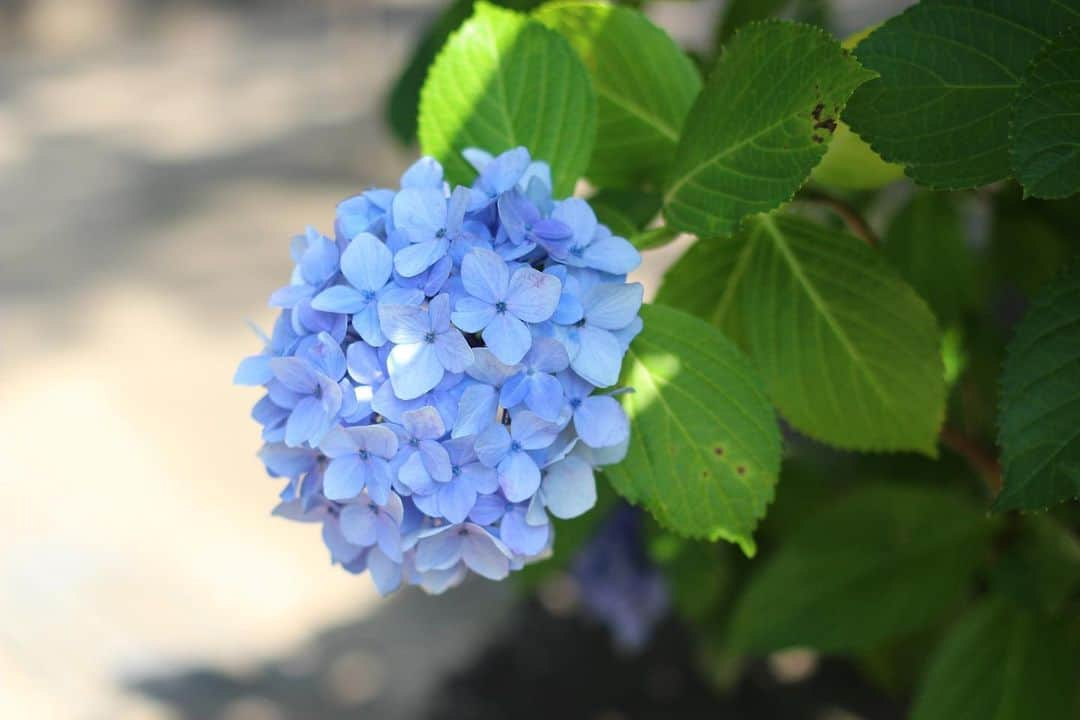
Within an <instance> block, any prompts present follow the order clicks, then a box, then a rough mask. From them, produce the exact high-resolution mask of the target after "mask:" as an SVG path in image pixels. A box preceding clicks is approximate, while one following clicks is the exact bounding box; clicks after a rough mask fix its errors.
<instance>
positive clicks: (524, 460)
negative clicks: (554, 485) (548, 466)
mask: <svg viewBox="0 0 1080 720" xmlns="http://www.w3.org/2000/svg"><path fill="white" fill-rule="evenodd" d="M499 486H500V487H502V490H503V494H504V495H506V499H507V500H509V501H510V502H521V501H522V500H528V499H529V497H531V496H532V494H533V493H535V492H536V490H537V488H539V487H540V468H538V467H536V463H535V462H533V459H532V458H531V457H529V455H528V454H527V453H524V452H512V453H510V454H509V455H507V456H506V458H505V459H504V460H503V461H502V462H500V463H499Z"/></svg>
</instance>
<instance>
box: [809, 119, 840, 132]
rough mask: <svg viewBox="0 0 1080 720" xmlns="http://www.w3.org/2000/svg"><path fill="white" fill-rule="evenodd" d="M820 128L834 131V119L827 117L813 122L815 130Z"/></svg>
mask: <svg viewBox="0 0 1080 720" xmlns="http://www.w3.org/2000/svg"><path fill="white" fill-rule="evenodd" d="M822 128H824V129H826V130H828V131H829V132H836V120H835V119H834V118H831V117H829V118H825V119H824V120H821V121H819V122H816V123H814V129H815V130H821V129H822Z"/></svg>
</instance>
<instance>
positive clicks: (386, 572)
mask: <svg viewBox="0 0 1080 720" xmlns="http://www.w3.org/2000/svg"><path fill="white" fill-rule="evenodd" d="M367 566H368V571H369V572H370V573H371V580H372V582H374V583H375V589H376V590H378V591H379V594H380V595H382V596H383V597H386V596H387V595H389V594H390V593H392V592H394V591H395V590H397V589H398V588H399V587H401V565H399V564H398V563H396V562H394V561H393V560H392V559H391V558H388V557H387V556H386V555H385V554H384V553H382V552H380V551H379V548H373V549H372V550H371V552H370V553H368V558H367Z"/></svg>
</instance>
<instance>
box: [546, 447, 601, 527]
mask: <svg viewBox="0 0 1080 720" xmlns="http://www.w3.org/2000/svg"><path fill="white" fill-rule="evenodd" d="M542 493H543V496H544V504H545V505H546V506H547V509H548V510H550V511H551V514H552V515H554V516H555V517H557V518H561V519H563V520H567V519H569V518H575V517H578V516H579V515H583V514H585V513H586V512H587V511H588V510H589V509H591V508H592V507H593V505H595V504H596V479H595V477H594V475H593V469H592V468H591V467H590V466H589V464H588V463H587V462H585V461H584V460H582V459H581V458H578V457H575V456H574V455H571V456H569V457H567V458H564V459H562V460H560V461H559V462H557V463H554V464H553V465H550V466H549V467H548V468H547V469H546V470H544V480H543V483H542Z"/></svg>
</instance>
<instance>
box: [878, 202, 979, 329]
mask: <svg viewBox="0 0 1080 720" xmlns="http://www.w3.org/2000/svg"><path fill="white" fill-rule="evenodd" d="M884 252H885V257H886V259H888V260H889V262H890V263H891V264H892V266H893V267H894V268H896V269H897V270H898V271H899V272H900V275H901V277H903V278H904V279H905V280H907V281H908V282H909V283H911V285H912V286H913V287H914V288H915V290H916V291H918V293H919V295H921V296H922V297H923V299H925V300H926V302H927V303H929V304H930V307H931V308H932V309H933V310H934V314H935V315H937V317H938V320H940V321H941V322H942V323H944V324H952V323H955V322H956V321H958V320H959V319H960V314H961V313H962V312H963V311H964V310H966V309H968V308H969V307H971V305H972V299H973V296H974V287H973V285H972V280H973V277H974V272H975V269H974V263H973V262H972V257H971V253H970V251H969V250H968V247H967V241H966V239H965V237H964V227H963V224H962V222H961V219H960V215H959V212H958V211H957V207H956V203H955V202H954V200H953V198H951V197H949V195H948V194H946V193H935V192H918V193H916V194H915V195H913V196H912V198H911V200H910V201H909V202H908V204H907V205H905V206H904V207H903V208H901V209H900V211H899V212H898V213H897V214H896V216H895V217H894V218H893V220H892V223H891V224H890V225H889V229H888V231H887V232H886V233H885V247H884Z"/></svg>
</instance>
